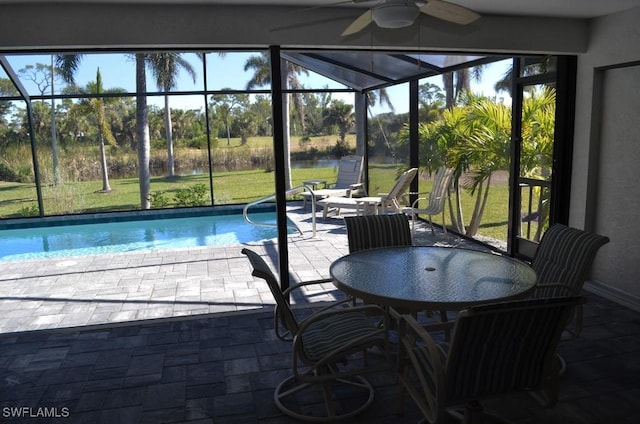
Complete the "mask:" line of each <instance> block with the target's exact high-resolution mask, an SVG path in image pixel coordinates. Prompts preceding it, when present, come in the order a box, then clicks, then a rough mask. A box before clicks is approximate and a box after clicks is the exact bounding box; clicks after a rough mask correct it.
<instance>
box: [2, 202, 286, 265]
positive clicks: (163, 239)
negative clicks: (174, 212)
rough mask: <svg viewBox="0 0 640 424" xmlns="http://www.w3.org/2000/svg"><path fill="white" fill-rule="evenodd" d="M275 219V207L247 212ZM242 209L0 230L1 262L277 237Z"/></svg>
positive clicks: (265, 219)
mask: <svg viewBox="0 0 640 424" xmlns="http://www.w3.org/2000/svg"><path fill="white" fill-rule="evenodd" d="M251 219H252V220H253V221H255V222H261V223H274V224H275V222H276V215H275V212H257V213H253V214H251ZM277 235H278V234H277V229H276V228H275V227H262V226H255V225H251V224H249V223H247V222H245V220H244V218H243V217H242V215H241V214H225V215H206V216H190V217H175V218H166V217H163V218H158V219H144V220H134V221H117V222H102V223H87V224H74V225H57V226H41V227H38V228H21V229H6V230H0V261H10V260H23V259H40V258H56V257H66V256H78V255H95V254H104V253H120V252H135V251H144V250H155V249H180V248H189V247H197V246H226V245H233V244H240V243H247V242H253V241H259V240H267V239H272V238H275V237H277Z"/></svg>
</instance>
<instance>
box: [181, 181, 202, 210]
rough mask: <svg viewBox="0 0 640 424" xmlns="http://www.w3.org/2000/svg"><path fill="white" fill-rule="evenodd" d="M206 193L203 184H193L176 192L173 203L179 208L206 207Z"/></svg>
mask: <svg viewBox="0 0 640 424" xmlns="http://www.w3.org/2000/svg"><path fill="white" fill-rule="evenodd" d="M207 192H208V188H207V186H206V185H205V184H195V185H192V186H191V187H187V188H181V189H179V190H178V191H176V194H175V201H176V204H177V205H178V206H179V207H180V206H205V205H207Z"/></svg>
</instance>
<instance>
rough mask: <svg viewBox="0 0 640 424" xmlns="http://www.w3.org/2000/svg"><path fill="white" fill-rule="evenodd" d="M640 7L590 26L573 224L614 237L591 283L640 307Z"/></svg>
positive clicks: (580, 89) (579, 104)
mask: <svg viewBox="0 0 640 424" xmlns="http://www.w3.org/2000/svg"><path fill="white" fill-rule="evenodd" d="M639 19H640V8H636V9H633V10H631V11H626V12H624V13H620V14H616V15H612V16H608V17H604V18H599V19H596V20H593V21H592V22H591V24H590V28H589V34H590V42H589V47H588V50H587V52H586V53H584V54H581V55H579V57H578V78H577V87H576V91H577V99H576V123H575V124H576V131H575V139H574V155H573V169H572V174H573V175H572V191H571V213H570V225H572V226H575V227H578V228H586V229H589V230H592V231H595V232H597V233H600V234H603V235H606V236H608V237H609V238H610V239H611V242H610V243H609V244H607V245H605V246H604V247H603V248H602V249H601V250H600V252H599V253H598V257H597V259H596V261H595V263H594V265H593V270H592V276H591V277H592V282H591V283H590V284H588V285H587V288H588V289H590V290H593V291H596V292H599V293H600V294H602V295H604V296H606V297H609V298H612V299H614V300H616V301H618V302H620V303H623V304H625V305H627V306H631V307H633V308H634V309H640V221H639V220H638V218H639V217H640V184H638V174H639V169H640V26H638V24H637V22H638V20H639Z"/></svg>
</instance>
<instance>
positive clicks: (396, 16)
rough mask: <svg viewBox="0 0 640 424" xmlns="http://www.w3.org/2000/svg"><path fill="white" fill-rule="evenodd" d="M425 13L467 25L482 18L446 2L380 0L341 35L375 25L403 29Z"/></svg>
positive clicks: (469, 10)
mask: <svg viewBox="0 0 640 424" xmlns="http://www.w3.org/2000/svg"><path fill="white" fill-rule="evenodd" d="M351 2H353V3H356V4H357V3H369V2H371V0H351ZM421 13H424V14H425V15H430V16H433V17H435V18H438V19H442V20H445V21H448V22H453V23H455V24H459V25H467V24H469V23H471V22H473V21H475V20H476V19H478V18H480V15H479V14H478V13H476V12H474V11H473V10H471V9H467V8H466V7H463V6H458V5H457V4H454V3H450V2H447V1H443V0H428V1H427V0H422V1H420V0H379V1H377V2H376V4H375V5H374V6H373V7H371V8H370V9H369V10H367V11H366V12H364V13H363V14H362V15H360V16H358V17H357V18H356V20H355V21H353V22H352V23H351V25H349V26H348V27H347V29H345V30H344V31H343V32H342V36H346V35H352V34H355V33H358V32H360V31H362V30H363V29H365V28H366V27H367V26H369V25H370V24H371V23H372V22H375V24H376V25H377V26H379V27H380V28H403V27H407V26H409V25H412V24H413V23H414V22H415V21H416V19H417V18H418V16H419V15H420V14H421Z"/></svg>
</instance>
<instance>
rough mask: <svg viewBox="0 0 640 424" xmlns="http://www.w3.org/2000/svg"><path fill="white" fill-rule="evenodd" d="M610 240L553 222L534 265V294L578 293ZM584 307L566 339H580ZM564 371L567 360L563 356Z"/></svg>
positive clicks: (571, 322) (578, 310)
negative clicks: (598, 254)
mask: <svg viewBox="0 0 640 424" xmlns="http://www.w3.org/2000/svg"><path fill="white" fill-rule="evenodd" d="M608 242H609V238H608V237H606V236H601V235H599V234H594V233H590V232H587V231H583V230H579V229H577V228H571V227H567V226H566V225H563V224H553V225H552V226H551V227H549V229H547V231H545V233H544V235H543V236H542V240H541V241H540V245H539V246H538V250H536V253H535V255H534V257H533V261H532V262H531V267H532V268H533V269H534V271H535V272H536V274H537V276H538V281H537V284H536V289H535V291H534V294H533V297H553V296H577V295H579V294H581V292H582V287H583V285H584V282H585V280H586V277H587V273H588V272H589V269H590V268H591V264H592V263H593V260H594V259H595V257H596V254H597V253H598V250H599V249H600V248H601V247H602V246H604V245H605V244H607V243H608ZM582 321H583V310H582V306H581V305H580V306H578V307H577V308H576V310H575V314H574V315H572V316H571V317H570V319H569V320H568V321H567V325H566V327H565V332H564V337H563V340H571V339H574V338H577V337H578V336H579V335H580V333H581V332H582V325H583V322H582ZM559 359H560V361H561V363H562V368H561V370H562V372H564V370H565V369H566V363H565V361H564V359H563V358H562V357H560V356H559Z"/></svg>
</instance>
